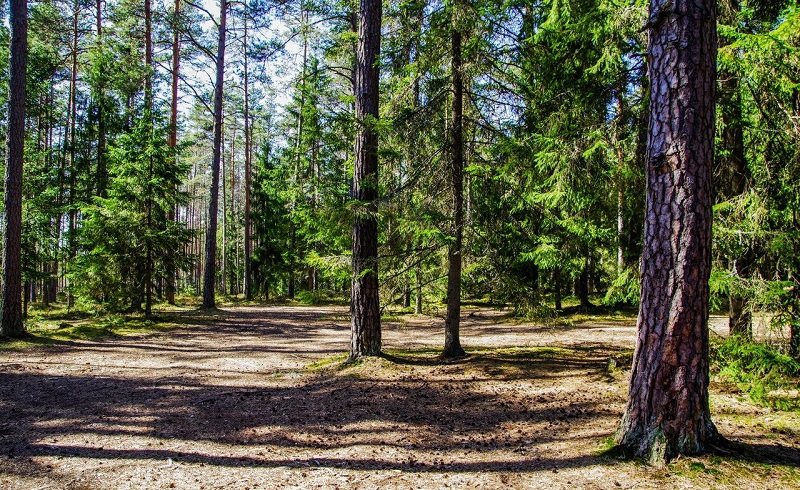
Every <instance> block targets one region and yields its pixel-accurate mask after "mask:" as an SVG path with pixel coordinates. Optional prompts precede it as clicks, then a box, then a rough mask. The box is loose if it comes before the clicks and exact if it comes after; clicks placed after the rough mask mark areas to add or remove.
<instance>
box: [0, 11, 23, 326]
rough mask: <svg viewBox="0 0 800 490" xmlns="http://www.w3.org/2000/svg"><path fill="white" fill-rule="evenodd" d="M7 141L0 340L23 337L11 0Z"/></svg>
mask: <svg viewBox="0 0 800 490" xmlns="http://www.w3.org/2000/svg"><path fill="white" fill-rule="evenodd" d="M10 7H11V8H10V10H11V12H10V14H11V15H10V26H11V55H10V60H9V67H10V68H9V81H8V85H9V103H8V137H7V153H6V155H7V158H6V175H5V194H4V197H3V209H4V210H5V213H4V214H3V229H4V231H5V233H4V234H3V280H2V298H0V301H2V306H1V307H0V309H2V314H1V316H0V337H24V336H25V325H24V323H23V322H22V264H21V251H22V163H23V149H24V147H25V66H26V63H27V57H28V4H27V2H26V0H11V3H10Z"/></svg>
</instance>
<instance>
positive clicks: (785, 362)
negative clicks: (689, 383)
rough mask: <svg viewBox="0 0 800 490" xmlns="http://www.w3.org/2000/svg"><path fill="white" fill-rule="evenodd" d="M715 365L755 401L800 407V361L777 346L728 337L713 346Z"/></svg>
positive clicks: (723, 376)
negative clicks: (799, 391) (799, 392)
mask: <svg viewBox="0 0 800 490" xmlns="http://www.w3.org/2000/svg"><path fill="white" fill-rule="evenodd" d="M711 366H712V369H713V371H714V372H715V374H716V375H717V376H718V377H719V378H720V379H721V380H722V381H727V382H730V383H733V384H735V385H736V386H737V387H739V389H741V390H742V391H743V392H745V393H746V394H747V395H748V396H749V397H750V399H752V400H753V401H754V402H756V403H758V404H760V405H763V406H768V407H772V408H776V409H780V410H797V409H800V396H798V389H800V363H798V362H797V360H795V359H793V358H791V357H790V356H788V355H786V354H783V353H781V352H779V351H778V350H776V349H775V348H773V347H770V346H768V345H765V344H760V343H756V342H752V341H747V340H743V339H740V338H733V337H732V338H728V339H726V340H725V341H723V342H718V343H715V344H714V345H713V348H712V349H711Z"/></svg>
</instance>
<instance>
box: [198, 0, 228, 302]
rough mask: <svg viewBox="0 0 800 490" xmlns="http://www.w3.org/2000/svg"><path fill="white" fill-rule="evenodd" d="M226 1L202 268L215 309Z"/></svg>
mask: <svg viewBox="0 0 800 490" xmlns="http://www.w3.org/2000/svg"><path fill="white" fill-rule="evenodd" d="M227 13H228V2H227V0H220V14H219V40H218V43H217V60H216V61H217V80H216V85H215V87H214V143H213V145H214V148H213V156H212V160H211V189H210V193H209V194H210V196H209V200H208V229H207V231H206V250H205V253H206V256H205V268H204V269H203V308H215V307H216V306H217V303H216V294H215V293H216V292H215V291H214V285H215V284H214V283H215V278H216V274H217V214H218V211H219V167H220V160H221V158H222V95H223V92H222V84H223V82H224V81H225V34H226V32H225V20H226V18H227Z"/></svg>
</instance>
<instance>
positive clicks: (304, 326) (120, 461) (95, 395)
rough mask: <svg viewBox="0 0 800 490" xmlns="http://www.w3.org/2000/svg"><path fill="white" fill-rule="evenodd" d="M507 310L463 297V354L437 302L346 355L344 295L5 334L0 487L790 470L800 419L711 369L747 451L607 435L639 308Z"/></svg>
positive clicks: (618, 408) (686, 475) (569, 482)
mask: <svg viewBox="0 0 800 490" xmlns="http://www.w3.org/2000/svg"><path fill="white" fill-rule="evenodd" d="M502 315H503V312H502V311H494V310H486V309H484V310H467V311H465V315H464V319H463V326H462V343H463V344H464V347H465V348H466V349H467V350H468V351H470V350H471V351H472V355H470V356H469V357H468V358H466V359H464V360H460V361H457V362H452V363H438V362H436V360H435V357H434V353H433V352H430V351H426V349H431V348H436V347H438V346H440V345H441V343H442V341H443V330H442V328H443V327H442V323H443V322H442V320H441V319H439V318H434V317H413V316H409V317H407V318H403V319H402V320H400V321H396V322H387V323H386V324H385V325H384V347H385V349H386V350H387V351H389V352H390V353H391V352H392V350H393V349H396V350H407V349H414V351H413V352H414V354H413V355H412V356H411V357H403V358H402V359H394V360H385V359H374V360H368V361H365V362H363V363H361V364H359V365H356V366H351V367H347V368H342V367H341V365H340V362H332V361H331V358H332V357H333V356H337V355H340V354H342V353H344V352H346V349H347V345H348V340H349V324H348V316H347V310H346V309H345V308H341V307H315V308H303V307H263V308H262V307H246V308H244V307H243V308H231V309H226V310H225V311H222V312H220V313H219V314H217V315H213V316H202V315H200V314H198V313H190V314H187V315H186V316H185V318H186V321H187V324H186V325H185V326H182V327H180V328H177V329H175V330H170V331H168V332H162V333H158V334H154V335H148V336H140V337H128V338H120V339H111V340H107V341H102V342H75V343H69V344H65V345H58V346H52V347H47V348H37V349H27V350H24V351H16V352H1V353H0V373H1V374H0V413H2V418H0V489H16V488H20V489H45V488H56V489H57V488H65V489H151V488H152V489H164V488H184V489H195V488H209V489H211V488H235V489H255V488H342V489H344V488H376V489H377V488H411V489H417V488H430V489H438V488H486V489H495V488H564V489H616V488H737V489H745V488H753V489H762V488H767V487H770V488H773V489H774V488H800V471H798V467H799V466H800V436H799V435H798V434H800V427H787V428H785V430H783V431H774V430H771V429H769V427H768V425H764V426H761V425H754V424H752V423H749V422H743V421H746V420H750V419H752V418H753V417H764V418H768V417H769V415H770V412H769V410H766V409H762V408H757V407H755V406H753V405H752V404H750V403H748V402H746V401H743V399H742V398H741V397H740V396H738V394H736V393H727V392H725V391H724V390H720V388H719V387H714V398H713V405H712V406H713V408H714V410H715V412H716V413H715V420H716V422H717V424H718V427H719V429H720V431H721V432H722V433H723V434H724V435H726V436H727V437H728V438H729V439H731V440H734V441H738V442H739V443H740V445H741V448H742V450H741V451H740V452H737V453H736V454H734V455H731V456H726V457H723V458H718V457H713V456H712V457H705V458H697V459H694V458H692V459H687V460H685V461H682V462H678V464H676V465H673V466H671V467H670V468H667V469H661V470H658V469H653V468H648V467H645V466H642V465H640V464H638V463H634V462H624V461H618V460H616V459H614V458H612V457H609V456H604V455H602V453H601V451H602V449H603V448H604V447H605V445H606V444H607V443H608V440H609V438H610V437H612V436H613V434H614V431H615V429H616V427H617V424H618V423H619V418H620V416H621V413H622V410H623V408H624V400H625V394H626V393H625V389H626V388H625V387H626V382H625V371H624V370H621V371H612V372H609V370H608V365H609V359H612V358H624V356H625V353H627V352H629V351H630V349H632V347H633V341H634V333H635V328H634V326H633V325H632V324H631V322H608V323H602V324H591V325H576V326H569V327H558V328H555V327H547V326H541V325H536V324H529V323H513V322H508V321H502V318H501V317H502ZM321 360H323V362H322V364H326V363H327V365H326V367H325V366H323V367H320V366H317V367H311V368H309V365H310V364H311V363H315V362H316V363H318V364H319V361H321ZM623 367H625V366H623ZM729 391H730V390H729ZM794 420H797V419H794ZM795 477H798V479H797V480H795V479H794V478H795Z"/></svg>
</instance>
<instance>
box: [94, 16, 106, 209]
mask: <svg viewBox="0 0 800 490" xmlns="http://www.w3.org/2000/svg"><path fill="white" fill-rule="evenodd" d="M96 8H97V12H96V14H97V19H96V21H97V47H98V50H99V51H101V52H102V50H103V2H102V0H97V2H96ZM101 56H102V54H101ZM103 68H104V67H103ZM105 105H106V94H105V86H103V85H100V86H99V87H97V173H96V176H95V178H96V179H97V182H96V186H97V192H96V193H97V195H98V196H100V197H107V196H108V168H107V167H106V147H107V146H108V142H107V139H108V137H107V135H106V113H105Z"/></svg>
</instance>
